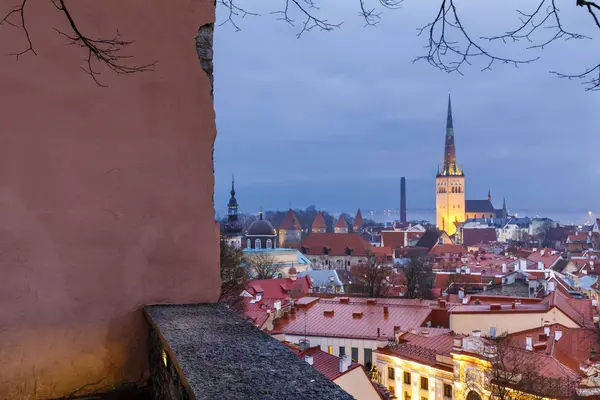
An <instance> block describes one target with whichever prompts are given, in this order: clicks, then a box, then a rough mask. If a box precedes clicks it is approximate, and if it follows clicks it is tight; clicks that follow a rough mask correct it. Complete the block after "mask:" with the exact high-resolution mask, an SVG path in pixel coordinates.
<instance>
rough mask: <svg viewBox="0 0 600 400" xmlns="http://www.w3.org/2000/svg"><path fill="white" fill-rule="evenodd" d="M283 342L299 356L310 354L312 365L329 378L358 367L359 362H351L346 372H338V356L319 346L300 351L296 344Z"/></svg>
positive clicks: (337, 376)
mask: <svg viewBox="0 0 600 400" xmlns="http://www.w3.org/2000/svg"><path fill="white" fill-rule="evenodd" d="M283 344H284V345H286V346H287V347H288V348H289V349H290V350H292V351H293V352H294V353H296V355H297V356H298V357H300V358H304V356H308V355H310V356H312V357H313V367H314V368H315V369H316V370H317V371H319V372H320V373H322V374H323V375H325V376H326V377H328V378H329V379H331V380H334V379H337V378H339V377H340V376H342V375H344V374H346V373H348V372H349V371H352V370H353V369H356V368H360V364H358V363H356V362H351V363H350V366H349V367H348V369H347V370H346V372H340V357H337V356H334V355H333V354H329V353H326V352H324V351H323V350H321V349H320V347H319V346H314V347H309V348H308V349H306V350H304V351H300V347H299V346H298V345H297V344H294V343H289V342H283Z"/></svg>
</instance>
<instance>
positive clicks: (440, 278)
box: [433, 272, 482, 290]
mask: <svg viewBox="0 0 600 400" xmlns="http://www.w3.org/2000/svg"><path fill="white" fill-rule="evenodd" d="M451 283H454V284H455V285H461V284H469V283H476V284H481V283H482V279H481V274H480V273H478V274H457V273H454V272H438V273H436V274H435V282H434V284H433V287H436V288H440V289H442V290H446V289H447V288H448V286H450V284H451Z"/></svg>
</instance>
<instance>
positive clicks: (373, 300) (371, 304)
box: [367, 299, 377, 306]
mask: <svg viewBox="0 0 600 400" xmlns="http://www.w3.org/2000/svg"><path fill="white" fill-rule="evenodd" d="M376 304H377V300H375V299H367V305H368V306H374V305H376Z"/></svg>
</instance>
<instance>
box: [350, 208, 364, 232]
mask: <svg viewBox="0 0 600 400" xmlns="http://www.w3.org/2000/svg"><path fill="white" fill-rule="evenodd" d="M363 225H364V221H363V216H362V213H361V212H360V208H359V209H358V211H357V212H356V217H354V223H353V224H352V226H355V227H357V228H361V227H362V226H363Z"/></svg>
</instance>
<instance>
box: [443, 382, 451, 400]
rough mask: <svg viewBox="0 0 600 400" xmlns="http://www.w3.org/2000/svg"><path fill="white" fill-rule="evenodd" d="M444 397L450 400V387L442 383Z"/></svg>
mask: <svg viewBox="0 0 600 400" xmlns="http://www.w3.org/2000/svg"><path fill="white" fill-rule="evenodd" d="M444 397H448V398H452V385H448V384H447V383H444Z"/></svg>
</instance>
